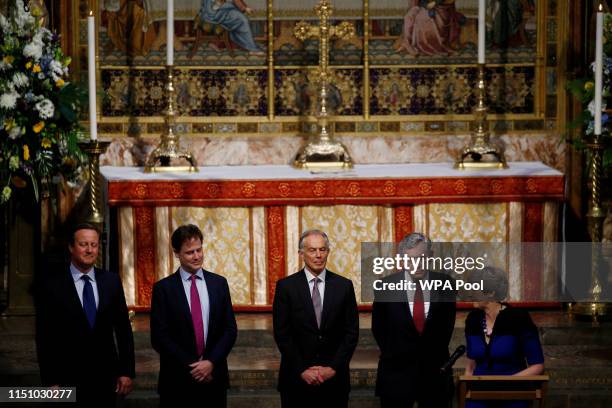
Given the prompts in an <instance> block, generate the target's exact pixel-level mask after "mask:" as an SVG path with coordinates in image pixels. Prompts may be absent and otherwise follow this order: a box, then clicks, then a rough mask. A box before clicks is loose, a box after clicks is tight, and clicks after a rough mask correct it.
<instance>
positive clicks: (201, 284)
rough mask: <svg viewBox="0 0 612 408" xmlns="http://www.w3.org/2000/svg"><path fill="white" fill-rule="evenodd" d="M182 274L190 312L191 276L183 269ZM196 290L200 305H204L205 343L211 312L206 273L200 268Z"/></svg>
mask: <svg viewBox="0 0 612 408" xmlns="http://www.w3.org/2000/svg"><path fill="white" fill-rule="evenodd" d="M179 273H180V274H181V281H183V289H185V296H186V297H187V303H188V304H189V310H191V274H190V273H189V272H187V271H185V270H184V269H183V268H179ZM196 276H197V278H196V288H198V295H199V296H200V305H202V322H204V342H205V343H206V340H207V339H208V319H209V312H210V302H209V300H208V288H207V287H206V281H205V280H204V272H202V269H201V268H200V270H199V271H197V272H196Z"/></svg>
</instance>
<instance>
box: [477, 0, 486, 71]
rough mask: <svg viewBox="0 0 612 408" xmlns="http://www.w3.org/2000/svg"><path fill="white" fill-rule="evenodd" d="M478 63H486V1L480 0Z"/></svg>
mask: <svg viewBox="0 0 612 408" xmlns="http://www.w3.org/2000/svg"><path fill="white" fill-rule="evenodd" d="M478 63H479V64H484V63H485V0H478Z"/></svg>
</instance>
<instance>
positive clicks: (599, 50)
mask: <svg viewBox="0 0 612 408" xmlns="http://www.w3.org/2000/svg"><path fill="white" fill-rule="evenodd" d="M602 67H603V7H602V5H601V3H600V4H599V8H598V10H597V24H596V28H595V126H594V127H595V129H594V130H595V134H596V135H601V108H602V103H601V93H602V88H603V76H602Z"/></svg>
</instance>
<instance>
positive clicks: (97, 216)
mask: <svg viewBox="0 0 612 408" xmlns="http://www.w3.org/2000/svg"><path fill="white" fill-rule="evenodd" d="M108 146H110V142H101V141H99V140H90V141H88V142H81V143H79V147H80V148H81V150H82V151H84V152H85V153H87V156H89V211H88V212H89V215H88V216H87V218H86V221H87V222H89V223H91V224H97V225H101V224H103V223H104V214H103V213H102V211H100V198H101V191H102V188H101V185H100V155H101V154H103V153H104V152H105V151H106V149H108Z"/></svg>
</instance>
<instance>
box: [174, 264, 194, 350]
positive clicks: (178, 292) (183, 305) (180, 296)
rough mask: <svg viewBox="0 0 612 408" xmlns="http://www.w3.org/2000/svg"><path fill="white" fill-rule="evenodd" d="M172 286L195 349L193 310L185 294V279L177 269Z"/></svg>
mask: <svg viewBox="0 0 612 408" xmlns="http://www.w3.org/2000/svg"><path fill="white" fill-rule="evenodd" d="M172 286H173V288H174V292H175V296H174V298H175V299H176V301H177V302H178V307H179V309H180V310H181V313H182V314H183V317H184V318H185V321H186V322H187V323H188V324H186V326H187V327H186V329H187V331H188V332H189V333H190V334H191V337H192V338H193V347H194V349H195V334H194V332H193V324H191V322H192V320H191V310H190V309H189V302H188V301H187V295H186V294H185V287H184V286H183V281H182V279H181V274H180V273H179V270H178V269H177V270H176V272H175V273H174V275H173V279H172Z"/></svg>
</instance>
